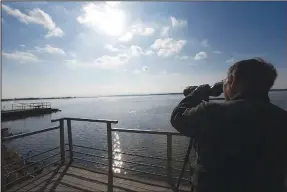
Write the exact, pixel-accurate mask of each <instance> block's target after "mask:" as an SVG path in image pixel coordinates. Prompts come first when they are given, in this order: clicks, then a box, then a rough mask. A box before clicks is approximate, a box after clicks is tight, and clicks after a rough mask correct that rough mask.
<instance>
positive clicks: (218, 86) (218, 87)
mask: <svg viewBox="0 0 287 192" xmlns="http://www.w3.org/2000/svg"><path fill="white" fill-rule="evenodd" d="M223 83H224V82H223V81H220V82H217V83H215V84H214V85H213V86H212V87H211V86H209V85H208V86H209V91H208V96H212V97H218V96H219V95H221V94H222V93H223ZM197 87H198V86H189V87H187V88H185V89H184V91H183V94H184V96H187V95H189V94H190V93H191V92H192V91H194V90H195V89H196V88H197Z"/></svg>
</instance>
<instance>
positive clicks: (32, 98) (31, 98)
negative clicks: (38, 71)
mask: <svg viewBox="0 0 287 192" xmlns="http://www.w3.org/2000/svg"><path fill="white" fill-rule="evenodd" d="M73 98H76V97H42V98H40V97H39V98H35V97H29V98H14V99H1V101H17V100H44V99H73Z"/></svg>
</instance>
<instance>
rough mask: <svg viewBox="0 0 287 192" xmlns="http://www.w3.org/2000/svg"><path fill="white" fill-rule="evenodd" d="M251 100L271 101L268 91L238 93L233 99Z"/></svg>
mask: <svg viewBox="0 0 287 192" xmlns="http://www.w3.org/2000/svg"><path fill="white" fill-rule="evenodd" d="M239 99H243V100H251V101H263V102H270V99H269V96H268V93H267V94H266V93H265V94H255V93H244V92H243V93H237V94H235V95H234V96H233V97H232V98H231V100H239Z"/></svg>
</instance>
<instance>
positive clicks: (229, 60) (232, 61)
mask: <svg viewBox="0 0 287 192" xmlns="http://www.w3.org/2000/svg"><path fill="white" fill-rule="evenodd" d="M234 62H235V59H234V58H230V59H228V60H226V61H225V63H234Z"/></svg>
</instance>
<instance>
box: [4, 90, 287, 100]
mask: <svg viewBox="0 0 287 192" xmlns="http://www.w3.org/2000/svg"><path fill="white" fill-rule="evenodd" d="M273 91H287V88H285V89H271V90H270V92H273ZM179 94H183V93H179V92H173V93H141V94H116V95H98V96H62V97H22V98H21V97H18V98H5V99H1V101H13V100H41V99H42V100H43V99H76V98H96V97H118V96H147V95H179Z"/></svg>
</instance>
